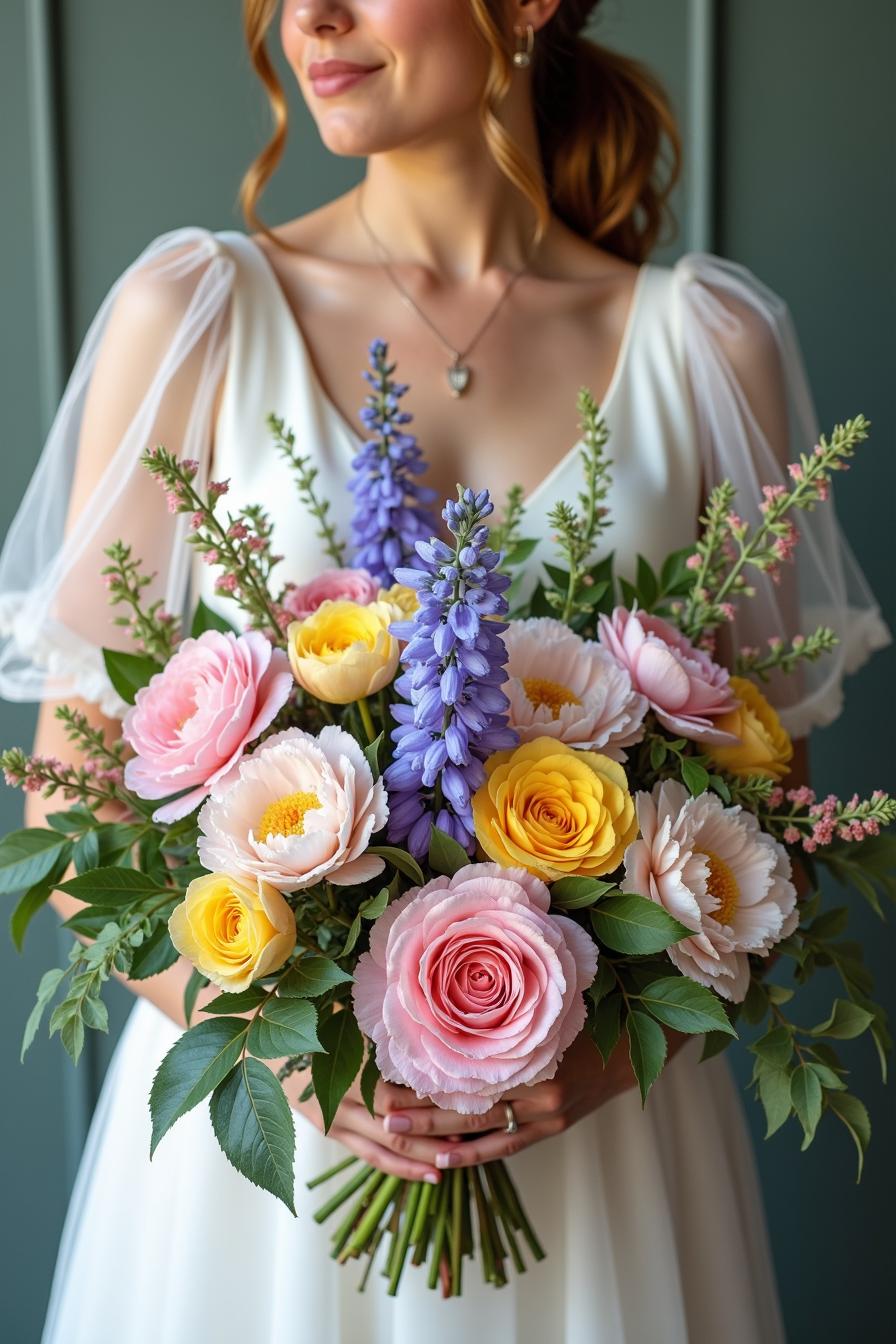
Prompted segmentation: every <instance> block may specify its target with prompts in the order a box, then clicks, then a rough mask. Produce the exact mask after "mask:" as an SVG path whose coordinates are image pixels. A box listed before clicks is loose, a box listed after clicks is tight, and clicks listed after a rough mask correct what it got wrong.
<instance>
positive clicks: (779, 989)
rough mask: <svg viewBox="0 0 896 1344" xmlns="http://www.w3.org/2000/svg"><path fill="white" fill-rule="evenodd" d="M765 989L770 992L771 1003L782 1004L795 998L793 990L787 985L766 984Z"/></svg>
mask: <svg viewBox="0 0 896 1344" xmlns="http://www.w3.org/2000/svg"><path fill="white" fill-rule="evenodd" d="M765 990H766V993H767V994H768V998H769V1002H770V1003H776V1004H778V1005H780V1004H782V1003H789V1002H790V1000H791V999H792V998H793V990H792V989H789V988H788V987H787V986H786V985H766V987H765Z"/></svg>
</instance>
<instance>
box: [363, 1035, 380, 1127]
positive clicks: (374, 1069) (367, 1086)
mask: <svg viewBox="0 0 896 1344" xmlns="http://www.w3.org/2000/svg"><path fill="white" fill-rule="evenodd" d="M380 1077H381V1075H380V1071H379V1067H378V1065H377V1062H376V1055H375V1054H374V1053H373V1046H372V1045H371V1044H370V1042H368V1048H367V1059H366V1060H365V1061H364V1067H363V1069H362V1070H361V1084H360V1086H361V1097H362V1099H363V1101H364V1105H365V1106H366V1107H367V1109H368V1111H369V1112H370V1114H371V1115H374V1114H375V1112H374V1109H373V1102H374V1097H375V1095H376V1085H377V1083H378V1082H379V1080H380Z"/></svg>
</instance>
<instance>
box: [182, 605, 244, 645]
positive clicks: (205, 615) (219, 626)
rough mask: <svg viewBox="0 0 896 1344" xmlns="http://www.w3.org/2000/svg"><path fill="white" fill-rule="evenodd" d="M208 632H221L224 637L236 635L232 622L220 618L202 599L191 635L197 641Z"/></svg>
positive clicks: (191, 628)
mask: <svg viewBox="0 0 896 1344" xmlns="http://www.w3.org/2000/svg"><path fill="white" fill-rule="evenodd" d="M206 630H220V632H221V634H222V635H227V634H231V635H234V634H236V631H235V630H234V628H233V626H232V625H231V624H230V622H229V621H228V620H226V619H225V618H224V617H223V616H219V615H218V613H217V612H216V611H212V609H211V607H208V606H206V604H205V603H204V602H203V600H202V598H200V599H199V603H198V605H197V607H196V614H195V615H194V617H193V624H192V626H191V627H190V635H191V636H192V638H193V639H197V638H198V637H199V636H200V635H204V634H205V632H206Z"/></svg>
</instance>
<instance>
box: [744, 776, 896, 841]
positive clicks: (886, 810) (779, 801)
mask: <svg viewBox="0 0 896 1344" xmlns="http://www.w3.org/2000/svg"><path fill="white" fill-rule="evenodd" d="M787 803H789V804H790V807H789V808H787V807H786V806H785V804H787ZM766 807H767V811H763V813H762V816H761V820H762V824H763V826H764V827H765V829H766V830H768V831H770V832H771V833H772V834H773V835H776V836H777V837H778V838H779V839H781V840H783V841H784V843H785V844H788V845H800V846H801V847H802V849H803V850H804V851H805V853H807V854H816V853H817V851H818V850H819V849H826V848H828V847H829V846H830V845H832V844H833V843H834V841H837V840H840V841H844V842H846V843H849V844H852V845H855V844H858V843H860V842H861V841H863V840H867V839H868V838H869V837H872V836H878V835H880V833H881V828H882V827H884V826H889V825H890V824H891V823H892V822H894V821H896V798H892V797H891V796H890V795H889V794H888V793H884V791H883V790H882V789H875V790H874V792H873V793H872V794H871V797H870V798H860V797H859V795H858V794H857V793H854V794H853V795H852V797H851V798H849V799H847V800H846V801H845V802H844V801H843V799H841V798H838V797H837V795H836V794H835V793H829V794H828V795H827V796H826V797H825V798H823V799H821V800H820V801H819V800H818V799H817V798H816V795H815V792H814V790H813V789H810V788H809V786H808V785H807V784H801V785H800V786H799V787H798V788H793V789H788V790H787V791H786V792H785V791H784V790H783V789H782V788H781V787H780V786H778V787H776V788H774V789H773V790H772V791H771V793H770V794H769V797H768V799H767V802H766Z"/></svg>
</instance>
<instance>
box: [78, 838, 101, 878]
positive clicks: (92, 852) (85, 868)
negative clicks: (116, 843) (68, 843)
mask: <svg viewBox="0 0 896 1344" xmlns="http://www.w3.org/2000/svg"><path fill="white" fill-rule="evenodd" d="M72 862H73V863H74V865H75V871H76V872H78V873H89V872H90V870H91V868H99V866H100V842H99V837H98V836H97V833H96V831H85V832H84V834H83V835H79V836H78V838H77V840H76V841H75V843H74V845H73V846H72Z"/></svg>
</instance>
